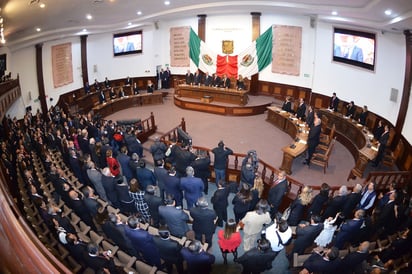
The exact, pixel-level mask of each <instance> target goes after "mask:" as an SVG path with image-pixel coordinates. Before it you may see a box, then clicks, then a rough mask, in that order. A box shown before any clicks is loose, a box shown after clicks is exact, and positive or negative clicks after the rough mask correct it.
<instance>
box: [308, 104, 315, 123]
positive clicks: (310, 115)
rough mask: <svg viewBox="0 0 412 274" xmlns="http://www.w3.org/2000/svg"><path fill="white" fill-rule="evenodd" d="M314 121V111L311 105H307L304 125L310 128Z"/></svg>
mask: <svg viewBox="0 0 412 274" xmlns="http://www.w3.org/2000/svg"><path fill="white" fill-rule="evenodd" d="M314 121H315V112H314V111H313V108H312V106H308V116H307V117H306V125H308V127H309V128H312V127H313V122H314Z"/></svg>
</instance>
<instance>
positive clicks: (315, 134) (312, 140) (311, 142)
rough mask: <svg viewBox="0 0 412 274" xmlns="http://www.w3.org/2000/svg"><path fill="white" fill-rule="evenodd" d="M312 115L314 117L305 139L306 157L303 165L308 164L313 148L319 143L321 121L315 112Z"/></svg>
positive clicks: (313, 151)
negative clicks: (306, 146)
mask: <svg viewBox="0 0 412 274" xmlns="http://www.w3.org/2000/svg"><path fill="white" fill-rule="evenodd" d="M314 117H315V119H314V121H313V126H312V127H311V128H310V130H309V134H308V140H307V145H308V157H307V158H306V160H305V161H304V162H303V164H305V165H309V163H310V159H311V158H312V155H313V153H315V149H316V147H317V146H318V144H319V139H320V133H321V131H322V127H321V123H322V121H321V119H320V117H319V116H318V114H317V113H316V112H315V115H314Z"/></svg>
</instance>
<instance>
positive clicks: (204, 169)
mask: <svg viewBox="0 0 412 274" xmlns="http://www.w3.org/2000/svg"><path fill="white" fill-rule="evenodd" d="M190 165H191V166H192V167H193V169H194V170H195V177H197V178H200V179H201V180H202V182H203V190H204V193H205V194H206V195H207V194H208V191H209V181H208V178H209V177H210V169H209V166H210V158H209V156H208V155H207V154H206V152H204V151H201V152H199V153H198V157H197V158H196V160H194V161H193V162H192V163H191V164H190Z"/></svg>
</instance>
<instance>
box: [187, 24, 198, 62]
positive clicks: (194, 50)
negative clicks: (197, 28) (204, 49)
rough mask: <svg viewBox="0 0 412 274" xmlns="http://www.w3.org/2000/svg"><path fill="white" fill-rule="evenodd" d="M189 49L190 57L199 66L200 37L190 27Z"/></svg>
mask: <svg viewBox="0 0 412 274" xmlns="http://www.w3.org/2000/svg"><path fill="white" fill-rule="evenodd" d="M189 49H190V59H192V61H193V63H195V65H196V66H197V67H198V66H199V55H200V38H199V36H197V34H196V33H195V32H194V31H193V29H192V28H190V39H189Z"/></svg>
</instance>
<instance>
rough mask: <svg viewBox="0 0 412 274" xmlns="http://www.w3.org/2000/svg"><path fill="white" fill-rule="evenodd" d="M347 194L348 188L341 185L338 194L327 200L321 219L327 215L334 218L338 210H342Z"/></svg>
mask: <svg viewBox="0 0 412 274" xmlns="http://www.w3.org/2000/svg"><path fill="white" fill-rule="evenodd" d="M347 194H348V188H347V187H346V186H345V185H343V186H341V187H340V188H339V192H338V195H336V196H335V197H333V198H332V199H331V200H329V202H328V203H327V204H326V209H325V212H324V213H323V215H322V219H323V220H325V219H327V218H328V217H333V218H335V216H336V214H337V213H338V212H342V209H343V206H344V205H345V203H346V198H347Z"/></svg>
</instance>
